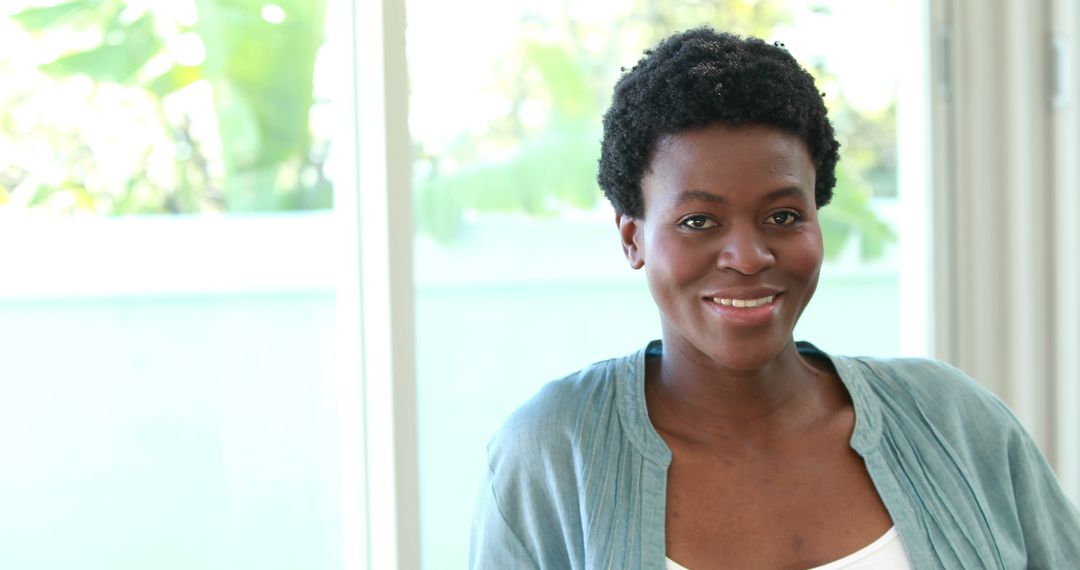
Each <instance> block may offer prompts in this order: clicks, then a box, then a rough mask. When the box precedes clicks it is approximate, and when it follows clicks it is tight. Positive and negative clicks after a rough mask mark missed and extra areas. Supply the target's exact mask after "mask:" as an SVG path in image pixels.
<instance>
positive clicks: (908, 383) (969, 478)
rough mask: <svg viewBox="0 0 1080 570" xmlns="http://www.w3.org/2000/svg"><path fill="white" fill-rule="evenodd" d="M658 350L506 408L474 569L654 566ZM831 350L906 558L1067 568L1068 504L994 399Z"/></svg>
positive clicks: (660, 458) (479, 514)
mask: <svg viewBox="0 0 1080 570" xmlns="http://www.w3.org/2000/svg"><path fill="white" fill-rule="evenodd" d="M799 350H800V352H803V353H814V354H818V355H821V356H825V355H824V354H823V353H821V352H820V351H818V350H817V349H816V348H814V347H813V346H812V345H809V344H808V343H799ZM660 351H661V348H660V343H659V341H654V342H653V343H650V345H649V346H648V347H647V348H646V349H644V350H641V351H639V352H637V353H635V354H633V355H630V356H627V357H623V358H616V359H613V360H608V361H605V362H600V363H597V364H594V365H593V366H590V367H589V368H586V369H585V370H582V371H580V372H578V373H576V374H573V375H571V376H569V377H567V378H564V379H562V380H558V381H555V382H552V383H550V384H548V385H547V386H545V387H544V388H543V389H542V390H541V392H540V393H539V394H537V395H536V396H535V397H533V398H532V400H530V401H529V402H528V403H526V404H525V405H524V406H522V407H521V408H520V409H518V410H517V411H516V412H515V413H514V414H513V415H512V416H511V417H510V419H509V420H508V421H507V422H506V424H505V425H504V426H503V428H502V429H501V431H500V432H499V433H498V434H497V435H496V436H495V437H494V439H493V440H492V441H491V443H490V445H489V446H488V466H489V472H488V478H487V480H486V481H485V482H484V486H483V488H482V490H481V494H480V500H479V504H478V507H477V510H476V514H475V520H474V522H473V530H472V545H471V552H470V556H469V559H470V561H469V565H470V567H471V568H474V569H484V570H487V569H497V570H507V569H516V568H542V569H558V570H582V569H586V568H588V569H594V568H596V569H618V570H624V569H627V570H630V569H638V568H641V569H661V568H663V567H664V509H665V497H666V485H667V467H668V465H669V464H670V462H671V451H670V450H669V449H668V447H667V445H666V444H665V443H664V441H663V440H662V439H661V438H660V436H659V435H658V434H657V433H656V431H655V430H654V429H653V427H652V424H651V423H650V422H649V418H648V413H647V410H646V406H645V397H644V380H645V358H646V357H647V356H652V355H654V354H659V353H660ZM829 358H831V360H832V362H833V364H834V365H835V366H836V370H837V372H839V374H840V378H841V379H842V381H843V383H844V386H845V387H847V390H848V392H849V393H850V394H851V399H852V401H853V402H854V406H855V418H856V419H855V430H854V433H853V434H852V437H851V447H852V448H853V449H854V450H855V451H856V452H857V453H858V454H859V455H861V456H862V457H863V459H864V460H865V462H866V467H867V469H868V470H869V472H870V477H871V478H872V479H873V481H874V485H875V486H876V487H877V491H878V493H879V494H880V495H881V498H882V500H883V501H884V503H885V506H886V508H887V509H888V511H889V514H890V515H891V516H892V519H893V522H894V524H895V525H896V528H897V529H898V530H899V532H900V537H901V540H902V541H903V543H904V549H905V550H906V551H907V553H908V557H909V558H910V560H911V563H912V565H913V566H914V567H915V568H958V569H959V568H962V569H973V568H980V569H981V568H988V569H989V568H1008V569H1014V568H1080V515H1078V513H1077V510H1076V508H1075V507H1074V506H1073V505H1072V504H1070V502H1069V501H1068V499H1067V498H1066V497H1065V496H1064V495H1063V494H1062V492H1061V489H1060V487H1059V486H1058V483H1057V480H1056V479H1055V478H1054V474H1053V473H1052V472H1051V471H1050V468H1049V467H1048V466H1047V464H1046V461H1045V459H1044V458H1043V456H1042V454H1041V453H1040V452H1039V450H1038V449H1037V448H1036V446H1035V444H1034V443H1033V442H1032V441H1031V439H1030V437H1029V436H1028V435H1027V433H1026V432H1025V431H1024V430H1023V428H1022V427H1021V426H1020V424H1019V423H1018V422H1017V421H1016V419H1015V418H1014V417H1013V415H1012V414H1011V413H1010V412H1009V411H1008V409H1006V407H1005V405H1004V404H1002V403H1001V401H999V400H998V399H997V398H996V397H994V396H993V395H992V394H990V393H989V392H988V391H986V390H985V389H983V388H981V387H980V386H978V385H977V384H975V382H973V381H972V380H971V379H969V378H968V377H967V376H965V375H964V374H963V373H962V372H960V371H959V370H957V369H955V368H952V367H950V366H948V365H945V364H942V363H940V362H935V361H931V360H916V359H909V360H876V359H867V358H847V357H836V356H832V357H829Z"/></svg>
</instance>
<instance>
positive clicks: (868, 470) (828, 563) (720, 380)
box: [471, 28, 1080, 570]
mask: <svg viewBox="0 0 1080 570" xmlns="http://www.w3.org/2000/svg"><path fill="white" fill-rule="evenodd" d="M838 147H839V144H838V143H837V142H836V139H835V137H834V135H833V130H832V126H831V125H830V124H829V121H828V118H827V117H826V110H825V106H824V103H823V101H822V99H821V95H820V94H819V92H818V91H817V88H816V87H815V85H814V81H813V79H812V78H811V77H810V75H809V74H808V73H807V72H806V71H805V70H804V69H802V68H801V67H800V66H799V65H798V63H797V62H796V61H795V60H794V59H793V58H792V57H791V56H790V55H789V54H788V53H787V51H785V50H784V49H783V48H782V47H780V46H776V45H769V44H766V43H764V42H762V41H760V40H757V39H752V38H748V39H743V38H739V37H736V36H732V35H728V34H718V33H716V32H714V31H712V30H709V29H704V28H703V29H695V30H690V31H687V32H684V33H680V34H676V35H674V36H672V37H670V38H668V39H666V40H664V41H663V42H661V43H660V45H659V46H657V47H656V48H655V49H654V50H652V51H650V52H646V55H645V57H644V58H643V59H642V60H641V61H640V62H639V63H638V64H637V66H635V67H634V68H633V69H632V70H630V71H629V72H627V73H626V74H625V75H624V76H623V77H622V79H621V80H620V81H619V82H618V84H617V85H616V87H615V94H614V98H613V102H612V104H611V108H610V109H609V110H608V112H607V114H606V115H605V117H604V139H603V144H602V155H601V159H600V173H599V182H600V186H601V187H602V188H603V190H604V193H605V195H606V196H607V197H608V199H609V200H610V201H611V203H612V204H613V206H614V208H615V211H616V222H617V225H618V230H619V235H620V236H621V239H622V245H623V250H624V252H625V254H626V258H627V260H628V261H629V263H630V265H631V266H632V267H633V268H635V269H644V271H645V273H646V276H647V279H648V283H649V288H650V291H651V292H652V295H653V298H654V299H655V301H656V304H657V306H658V307H659V309H660V315H661V325H662V333H663V338H662V342H661V341H654V342H652V343H650V344H649V345H648V346H647V347H646V348H645V349H643V350H642V351H640V352H638V353H636V354H633V355H630V356H627V357H624V358H617V359H613V360H609V361H606V362H602V363H598V364H595V365H593V366H591V367H589V368H587V369H585V370H582V371H581V372H578V373H577V374H574V375H572V376H570V377H568V378H565V379H563V380H560V381H557V382H553V383H551V384H549V385H548V386H546V387H545V388H544V389H543V390H542V391H541V392H540V394H538V395H537V396H536V397H534V398H533V399H532V400H531V401H530V402H528V403H527V404H525V405H524V406H523V407H522V408H521V409H519V410H518V411H517V412H515V413H514V414H513V416H512V417H511V418H510V419H509V421H508V422H507V423H506V425H505V426H504V427H503V428H502V430H501V431H500V433H499V434H497V435H496V437H495V438H494V439H493V440H492V442H491V444H490V446H489V448H488V464H489V467H490V471H489V478H488V480H487V481H486V483H485V485H484V487H483V490H482V494H481V499H480V503H479V506H478V509H477V513H476V521H475V524H474V529H473V544H472V553H471V565H472V567H474V568H500V569H501V568H544V569H548V568H559V569H582V568H605V569H606V568H618V569H627V568H654V569H659V568H665V567H666V568H689V569H693V570H702V569H707V568H813V567H820V566H823V565H824V566H825V567H827V568H855V567H872V568H937V567H944V568H1023V567H1028V568H1070V567H1073V568H1075V567H1080V516H1078V514H1077V511H1076V509H1075V507H1073V506H1072V505H1071V504H1070V503H1069V502H1068V500H1067V499H1066V498H1065V497H1064V496H1063V494H1062V492H1061V490H1060V488H1059V486H1058V484H1057V482H1056V480H1055V479H1054V476H1053V474H1052V473H1051V471H1050V469H1049V468H1048V467H1047V465H1046V462H1045V460H1044V459H1043V457H1042V455H1041V454H1040V453H1039V451H1038V449H1037V448H1036V447H1035V445H1034V444H1033V443H1032V441H1031V439H1030V438H1029V437H1028V435H1027V434H1026V433H1025V432H1024V431H1023V429H1022V428H1021V427H1020V425H1019V424H1018V423H1017V421H1016V420H1015V419H1014V417H1013V416H1012V415H1011V414H1010V413H1009V412H1008V410H1007V409H1006V408H1005V407H1004V405H1003V404H1002V403H1001V402H1000V401H999V400H997V399H996V398H995V397H994V396H992V395H991V394H989V393H988V392H987V391H985V390H984V389H982V388H980V387H979V386H978V385H976V384H975V383H974V382H973V381H971V380H970V379H968V378H967V377H965V376H964V375H963V374H962V373H961V372H959V371H958V370H956V369H954V368H951V367H949V366H947V365H945V364H942V363H939V362H934V361H929V360H876V359H863V358H846V357H838V356H831V355H826V354H824V353H822V352H821V351H820V350H818V349H816V348H815V347H813V346H812V345H810V344H807V343H795V342H794V340H793V338H792V331H793V329H794V327H795V323H796V321H797V320H798V318H799V315H800V314H801V313H802V311H803V309H804V308H805V307H806V305H807V303H808V302H809V301H810V298H811V296H812V295H813V293H814V289H815V287H816V285H817V279H818V272H819V270H820V268H821V262H822V256H823V249H822V241H821V229H820V226H819V224H818V217H817V210H818V208H821V207H822V206H825V205H826V204H827V203H828V202H829V200H830V198H831V196H832V189H833V186H834V185H835V182H836V176H835V167H836V162H837V159H838V154H837V149H838Z"/></svg>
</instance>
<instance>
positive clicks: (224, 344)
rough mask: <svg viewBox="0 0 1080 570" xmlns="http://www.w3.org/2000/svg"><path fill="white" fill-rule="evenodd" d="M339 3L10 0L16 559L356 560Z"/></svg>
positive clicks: (182, 564)
mask: <svg viewBox="0 0 1080 570" xmlns="http://www.w3.org/2000/svg"><path fill="white" fill-rule="evenodd" d="M348 9H349V5H348V4H347V3H340V2H338V3H334V4H333V5H330V6H327V4H326V2H321V1H320V2H308V1H307V0H304V1H288V0H279V1H277V2H272V3H271V2H246V1H239V2H223V1H222V2H194V1H179V2H172V1H170V2H134V1H130V2H127V1H118V0H106V1H92V2H91V1H83V0H74V1H64V2H60V3H55V2H53V3H43V2H29V1H27V2H21V1H20V2H7V3H5V5H4V9H3V12H4V15H3V17H2V18H0V35H2V36H3V37H4V41H3V42H0V44H2V45H0V74H2V78H3V81H2V82H3V85H4V88H3V89H0V149H2V152H0V239H3V240H4V243H5V244H7V245H5V246H4V247H3V248H2V249H0V267H2V270H0V272H2V273H3V275H4V278H3V279H0V342H3V343H4V346H5V357H4V359H3V362H2V363H0V378H2V380H0V394H2V395H0V429H2V432H0V451H2V453H3V455H4V457H5V458H6V460H7V462H8V463H7V467H6V468H5V469H4V470H3V473H2V474H0V485H2V488H3V489H4V490H3V491H0V502H3V503H4V505H5V512H6V514H5V516H4V517H3V520H2V521H0V532H2V533H3V534H4V535H5V536H6V537H7V539H6V540H5V546H4V548H2V549H0V566H3V567H10V568H53V567H56V568H60V567H80V568H147V567H153V568H236V567H258V568H297V567H303V568H339V567H341V566H342V565H343V564H344V563H345V562H346V561H347V560H348V556H347V552H348V551H349V548H350V545H349V544H348V543H349V541H353V540H357V538H358V537H353V536H351V535H349V534H348V532H349V530H350V525H351V524H352V523H350V522H349V521H351V520H354V519H355V516H353V514H352V513H351V511H352V510H353V509H357V508H360V506H359V505H356V504H354V503H350V502H347V501H348V499H349V498H350V496H351V495H354V494H355V493H354V492H353V491H352V490H351V489H352V488H353V487H355V486H357V485H361V484H362V483H361V482H357V481H355V476H356V475H358V473H357V472H356V470H355V469H353V468H352V467H351V466H352V465H355V463H356V461H355V459H354V457H353V454H358V453H361V450H358V449H356V450H354V449H352V448H351V444H353V443H355V440H356V439H357V438H356V436H355V435H354V434H353V433H350V432H349V431H348V429H349V427H350V426H352V425H353V424H355V423H356V420H355V417H356V416H357V414H358V410H357V408H358V406H359V403H360V402H359V400H356V399H350V398H349V397H348V396H349V395H350V394H353V393H355V392H356V390H355V389H354V388H353V387H352V386H351V385H350V384H349V382H351V381H352V380H351V379H350V378H347V377H343V376H342V375H341V374H339V366H338V364H339V362H340V361H341V360H342V359H343V357H342V349H343V347H344V349H345V350H346V352H347V351H348V350H350V349H351V347H348V346H347V345H345V344H344V343H340V342H339V328H340V327H341V326H342V322H341V321H342V318H341V316H340V315H341V314H340V312H339V310H338V301H337V299H336V291H337V290H338V289H339V288H340V286H341V281H340V278H339V275H338V272H337V265H338V256H339V249H340V248H339V247H338V245H337V244H338V242H339V241H340V240H341V237H340V235H339V234H338V231H337V226H338V222H339V220H340V219H341V216H340V215H338V214H335V213H334V212H333V211H332V210H331V208H332V206H333V202H334V200H333V190H334V188H333V185H334V183H335V182H338V181H342V180H344V181H345V183H343V186H344V187H346V188H347V187H349V185H348V184H347V181H348V180H349V176H350V173H349V171H348V170H347V169H345V168H343V165H342V164H341V163H340V162H338V163H337V164H335V159H337V158H338V157H340V156H346V157H347V156H348V155H347V154H346V155H340V154H336V153H335V150H336V149H335V146H334V143H335V136H336V132H335V130H336V129H337V125H336V121H337V117H338V116H339V115H340V113H341V104H342V103H343V102H345V101H348V100H349V99H348V98H347V97H341V96H340V93H341V92H342V90H343V89H345V88H346V87H347V86H345V85H342V84H340V83H339V79H338V78H337V77H338V76H339V75H340V73H339V71H338V69H336V68H334V67H331V64H332V65H339V66H340V65H346V66H347V65H348V63H342V62H343V61H344V60H345V58H347V57H351V56H350V54H349V50H348V49H347V46H348V39H349V37H348V36H344V37H343V36H342V35H341V34H340V33H338V32H339V29H338V28H335V27H331V26H327V24H326V22H328V21H329V22H334V20H333V18H332V17H330V18H328V16H327V15H326V13H325V12H326V11H327V10H331V11H333V12H332V13H337V12H341V11H342V10H345V11H346V12H347V11H348ZM344 20H345V21H348V18H344ZM324 40H325V41H324ZM343 48H345V49H343ZM347 164H348V163H345V165H347ZM352 350H355V349H352ZM350 469H352V470H351V471H350ZM343 472H344V473H345V475H344V476H343V475H342V473H343ZM359 475H362V473H361V474H359Z"/></svg>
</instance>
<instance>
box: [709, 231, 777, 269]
mask: <svg viewBox="0 0 1080 570" xmlns="http://www.w3.org/2000/svg"><path fill="white" fill-rule="evenodd" d="M774 263H776V257H775V256H773V252H772V249H771V248H769V244H768V243H766V241H765V236H763V235H761V232H759V231H757V230H756V228H747V227H738V226H734V227H732V228H731V229H730V230H728V232H727V235H725V236H724V239H723V244H722V245H721V248H720V255H719V256H718V258H717V264H716V265H717V267H718V268H719V269H732V270H735V271H738V272H739V273H742V274H744V275H754V274H756V273H759V272H761V271H764V270H766V269H768V268H770V267H772V266H773V264H774Z"/></svg>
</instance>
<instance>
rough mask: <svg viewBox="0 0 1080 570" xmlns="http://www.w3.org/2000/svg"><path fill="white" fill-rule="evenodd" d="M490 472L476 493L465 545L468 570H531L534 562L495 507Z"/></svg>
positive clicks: (497, 507) (496, 499)
mask: <svg viewBox="0 0 1080 570" xmlns="http://www.w3.org/2000/svg"><path fill="white" fill-rule="evenodd" d="M492 478H493V475H492V473H491V471H490V469H489V470H488V472H487V477H485V479H484V483H483V487H482V488H481V491H480V493H479V498H478V501H477V505H476V510H475V514H474V516H473V525H472V537H471V539H470V544H469V568H470V570H502V569H507V570H518V569H522V570H533V569H538V568H539V566H537V564H536V562H535V561H534V560H533V558H532V556H531V555H530V554H529V552H528V550H527V549H526V548H525V545H524V544H523V543H522V541H521V538H520V537H519V536H518V533H517V532H516V531H515V530H514V528H513V527H511V526H510V523H508V522H507V520H506V517H505V516H504V515H503V513H502V510H501V508H500V506H499V501H498V497H497V496H496V495H495V488H494V486H493V483H492Z"/></svg>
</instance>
